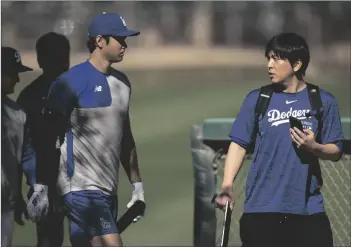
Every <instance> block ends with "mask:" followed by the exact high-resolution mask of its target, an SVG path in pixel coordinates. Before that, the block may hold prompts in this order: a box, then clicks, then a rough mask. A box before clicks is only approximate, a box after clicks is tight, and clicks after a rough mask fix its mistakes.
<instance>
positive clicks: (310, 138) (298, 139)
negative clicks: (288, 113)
mask: <svg viewBox="0 0 351 247" xmlns="http://www.w3.org/2000/svg"><path fill="white" fill-rule="evenodd" d="M290 136H291V139H292V140H293V142H295V143H296V145H297V148H302V149H304V150H306V151H308V152H312V151H313V150H314V148H315V146H316V144H317V142H316V140H315V139H316V137H315V135H314V133H313V131H312V130H310V129H304V130H303V132H302V131H301V130H299V129H298V128H296V127H294V128H293V129H290Z"/></svg>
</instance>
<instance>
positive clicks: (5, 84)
mask: <svg viewBox="0 0 351 247" xmlns="http://www.w3.org/2000/svg"><path fill="white" fill-rule="evenodd" d="M19 81H20V79H19V76H18V73H11V74H7V75H2V76H1V89H2V92H4V93H5V94H12V93H14V91H15V85H16V84H17V82H19Z"/></svg>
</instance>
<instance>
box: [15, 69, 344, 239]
mask: <svg viewBox="0 0 351 247" xmlns="http://www.w3.org/2000/svg"><path fill="white" fill-rule="evenodd" d="M128 75H129V78H130V80H131V82H132V84H133V91H132V92H133V93H132V104H131V121H132V127H133V132H134V136H135V139H136V141H137V148H138V155H139V161H140V169H141V174H142V177H143V180H144V183H145V190H146V191H145V193H146V202H147V211H146V216H145V218H144V219H142V220H141V221H140V222H139V223H137V224H135V225H132V226H131V227H130V229H128V230H126V231H125V232H124V233H123V235H122V238H123V241H124V244H125V246H138V245H139V246H171V245H173V246H191V245H192V241H193V237H192V235H193V210H194V209H193V193H194V192H193V191H194V179H193V168H192V163H191V151H190V137H189V133H190V126H191V125H193V124H196V123H201V122H202V121H203V120H204V119H205V118H210V117H235V115H236V114H237V112H238V110H239V108H240V105H241V102H242V100H243V98H244V97H245V95H246V94H247V93H248V92H249V91H250V90H251V89H253V88H256V87H257V86H258V85H259V81H257V80H253V77H254V76H252V78H250V80H247V78H245V80H243V79H242V78H237V77H236V74H235V71H231V70H226V69H222V70H206V71H195V72H190V71H178V72H177V71H172V72H167V71H161V72H157V71H156V72H147V71H146V72H128ZM35 76H36V74H34V73H32V74H30V73H29V74H27V75H25V77H23V78H22V80H23V83H21V84H19V85H18V88H17V89H18V90H17V92H16V94H15V95H13V97H14V98H16V97H17V94H18V91H19V90H21V89H22V88H23V86H24V85H25V83H26V82H28V81H30V80H32V79H33V78H34V77H35ZM257 77H258V76H257ZM260 83H261V84H262V83H267V81H266V82H260ZM345 85H346V84H345ZM329 90H331V91H332V93H333V94H334V95H335V96H337V97H338V99H342V100H343V101H346V100H347V99H348V101H347V102H350V90H345V89H344V90H339V89H338V88H336V87H330V88H329ZM340 109H341V112H342V114H348V113H349V112H350V105H349V104H346V103H344V102H343V104H342V105H341V107H340ZM24 189H25V191H27V188H26V186H24ZM130 195H131V186H130V185H129V183H128V182H127V179H126V175H125V173H124V171H123V169H121V173H120V185H119V209H120V210H119V215H121V213H123V212H124V211H125V205H126V204H127V202H128V200H129V197H130ZM66 229H67V227H66ZM13 244H14V246H16V245H17V246H20V245H22V246H24V245H26V246H34V245H35V244H36V234H35V227H34V225H33V224H32V223H30V222H27V224H26V225H25V226H24V227H20V226H16V231H15V235H14V243H13ZM64 245H66V246H69V245H70V243H69V239H68V234H66V235H65V242H64Z"/></svg>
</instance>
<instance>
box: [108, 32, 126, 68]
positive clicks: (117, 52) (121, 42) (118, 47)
mask: <svg viewBox="0 0 351 247" xmlns="http://www.w3.org/2000/svg"><path fill="white" fill-rule="evenodd" d="M126 38H127V37H110V40H109V42H108V44H107V42H106V45H105V46H104V48H103V52H104V55H105V57H106V58H107V60H109V61H110V62H112V63H118V62H121V61H122V60H123V56H124V52H125V51H126V49H127V43H126Z"/></svg>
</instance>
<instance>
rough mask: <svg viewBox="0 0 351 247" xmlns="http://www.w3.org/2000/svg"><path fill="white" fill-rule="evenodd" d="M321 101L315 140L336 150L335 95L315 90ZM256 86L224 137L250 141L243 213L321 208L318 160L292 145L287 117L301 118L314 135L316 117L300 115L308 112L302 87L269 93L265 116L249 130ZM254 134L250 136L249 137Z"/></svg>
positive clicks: (244, 143)
mask: <svg viewBox="0 0 351 247" xmlns="http://www.w3.org/2000/svg"><path fill="white" fill-rule="evenodd" d="M320 94H321V98H322V102H323V109H324V113H323V117H322V122H323V125H322V130H321V132H322V133H321V141H319V142H320V143H321V144H327V143H334V144H336V145H337V146H338V147H339V149H340V150H342V140H343V139H344V138H343V133H342V127H341V122H340V116H339V110H338V106H337V102H336V100H335V98H334V97H333V96H332V95H331V94H330V93H328V92H326V91H324V90H322V89H320ZM258 95H259V89H257V90H254V91H252V92H250V93H249V94H248V95H247V96H246V98H245V100H244V102H243V104H242V107H241V109H240V112H239V114H238V115H237V117H236V120H235V121H234V124H233V126H232V129H231V132H230V134H229V136H230V137H231V139H232V141H233V142H235V143H237V144H239V145H240V146H242V147H244V148H245V149H247V148H248V147H249V146H250V144H251V143H253V142H255V143H254V144H255V149H254V152H253V156H252V164H251V167H250V170H249V174H248V177H247V184H246V200H245V204H244V212H245V213H249V212H251V213H253V212H261V213H264V212H273V213H293V214H303V215H306V214H308V215H310V214H315V213H319V212H324V205H323V196H322V194H321V192H320V188H321V186H322V178H321V171H320V166H319V163H318V159H317V158H316V157H313V156H312V155H311V154H310V153H307V152H305V151H301V150H298V149H296V148H295V147H294V145H293V142H292V139H291V137H290V132H289V128H290V124H289V116H291V115H292V116H295V117H297V118H298V119H301V121H302V123H303V126H304V128H309V129H311V130H312V131H313V132H314V133H315V135H316V136H317V134H318V133H317V131H318V121H317V119H316V118H315V117H309V118H306V113H307V112H309V111H310V110H311V104H310V101H309V97H308V91H307V88H305V89H303V90H302V91H300V92H298V93H284V92H282V93H273V95H272V98H271V102H270V104H269V106H268V109H267V111H266V114H265V116H264V117H263V119H262V120H260V121H259V124H258V126H259V132H260V134H256V133H253V131H254V111H255V105H256V102H257V99H258ZM254 137H256V138H254Z"/></svg>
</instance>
